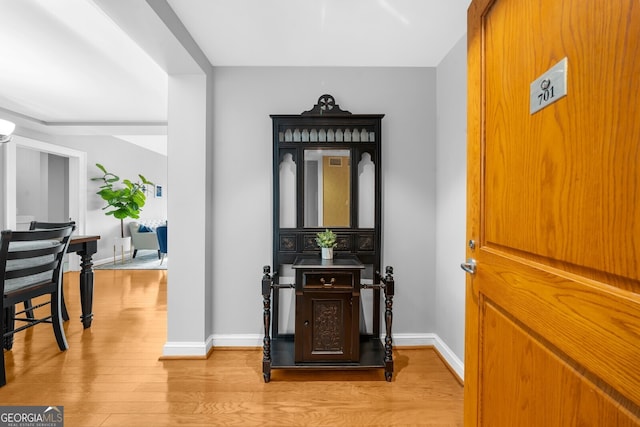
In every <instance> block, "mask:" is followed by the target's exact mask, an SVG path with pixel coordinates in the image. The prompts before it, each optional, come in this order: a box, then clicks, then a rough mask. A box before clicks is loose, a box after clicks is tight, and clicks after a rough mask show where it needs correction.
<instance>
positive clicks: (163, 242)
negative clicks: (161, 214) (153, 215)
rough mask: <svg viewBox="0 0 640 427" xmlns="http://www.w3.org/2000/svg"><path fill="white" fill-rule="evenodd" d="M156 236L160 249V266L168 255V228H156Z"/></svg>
mask: <svg viewBox="0 0 640 427" xmlns="http://www.w3.org/2000/svg"><path fill="white" fill-rule="evenodd" d="M156 236H158V246H159V247H160V250H159V251H160V254H161V257H160V264H162V262H163V261H164V256H165V255H166V254H167V226H166V225H161V226H159V227H156Z"/></svg>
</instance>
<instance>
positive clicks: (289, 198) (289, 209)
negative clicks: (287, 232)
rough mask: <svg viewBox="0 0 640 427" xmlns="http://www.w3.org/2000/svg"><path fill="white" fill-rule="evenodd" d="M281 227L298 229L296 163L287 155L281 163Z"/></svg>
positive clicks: (291, 156) (289, 154) (290, 155)
mask: <svg viewBox="0 0 640 427" xmlns="http://www.w3.org/2000/svg"><path fill="white" fill-rule="evenodd" d="M279 173H280V227H281V228H296V163H295V162H294V161H293V155H292V154H291V153H286V154H285V155H284V157H283V159H282V161H281V162H280V171H279Z"/></svg>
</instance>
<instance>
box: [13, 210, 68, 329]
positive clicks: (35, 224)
mask: <svg viewBox="0 0 640 427" xmlns="http://www.w3.org/2000/svg"><path fill="white" fill-rule="evenodd" d="M70 225H71V226H74V229H75V225H76V222H75V221H69V222H42V221H31V223H30V224H29V230H49V229H52V228H62V227H68V226H70ZM60 289H61V292H62V294H61V296H60V298H61V299H62V320H69V312H67V304H66V303H65V302H64V286H63V285H61V286H60ZM24 309H25V312H26V314H27V317H30V318H33V310H32V309H31V300H28V301H25V302H24Z"/></svg>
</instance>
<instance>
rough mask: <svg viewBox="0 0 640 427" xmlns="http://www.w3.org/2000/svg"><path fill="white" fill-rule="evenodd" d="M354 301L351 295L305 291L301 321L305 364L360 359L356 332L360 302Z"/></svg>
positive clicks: (348, 293)
mask: <svg viewBox="0 0 640 427" xmlns="http://www.w3.org/2000/svg"><path fill="white" fill-rule="evenodd" d="M355 300H357V297H354V296H352V294H351V292H342V293H338V292H304V300H303V301H302V311H301V313H300V314H301V318H300V320H299V323H300V327H301V330H302V342H303V350H302V357H303V361H305V362H306V361H309V362H310V361H353V360H354V359H355V360H357V354H356V353H357V351H354V350H355V349H357V345H355V344H356V343H354V339H355V338H354V334H353V331H354V330H357V325H354V322H357V321H358V315H357V307H358V306H359V303H358V304H356V301H355ZM354 307H355V308H354ZM354 311H355V313H354ZM357 336H358V335H356V338H357Z"/></svg>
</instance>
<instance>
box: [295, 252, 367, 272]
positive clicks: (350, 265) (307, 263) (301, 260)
mask: <svg viewBox="0 0 640 427" xmlns="http://www.w3.org/2000/svg"><path fill="white" fill-rule="evenodd" d="M292 267H293V268H314V269H324V270H329V269H332V270H336V269H337V270H339V269H345V270H346V269H349V270H353V269H364V264H363V263H362V262H361V261H360V259H358V257H357V256H354V255H344V256H336V257H334V258H333V259H322V258H321V257H320V256H319V255H316V256H310V257H297V258H296V260H295V261H294V262H293V265H292Z"/></svg>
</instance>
